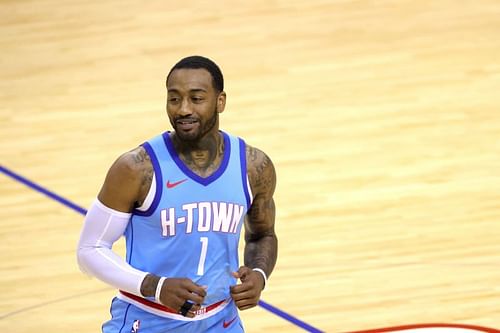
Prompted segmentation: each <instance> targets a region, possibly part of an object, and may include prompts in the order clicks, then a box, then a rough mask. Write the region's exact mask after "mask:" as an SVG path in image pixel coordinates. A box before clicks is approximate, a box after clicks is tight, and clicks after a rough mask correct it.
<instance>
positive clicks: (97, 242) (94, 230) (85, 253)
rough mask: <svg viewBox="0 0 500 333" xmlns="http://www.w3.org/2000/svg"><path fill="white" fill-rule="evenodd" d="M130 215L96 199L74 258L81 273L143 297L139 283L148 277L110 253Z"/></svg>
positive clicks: (89, 212) (90, 209)
mask: <svg viewBox="0 0 500 333" xmlns="http://www.w3.org/2000/svg"><path fill="white" fill-rule="evenodd" d="M131 215H132V214H129V213H123V212H119V211H116V210H114V209H111V208H108V207H106V206H104V205H103V204H102V203H101V202H100V201H99V200H97V199H96V200H95V201H94V202H93V203H92V205H91V206H90V208H89V210H88V212H87V215H86V216H85V221H84V224H83V229H82V233H81V235H80V241H79V243H78V250H77V258H78V265H79V266H80V269H81V270H82V271H83V272H85V273H87V274H89V275H93V276H95V277H97V278H98V279H100V280H102V281H104V282H106V283H107V284H109V285H111V286H113V287H115V288H118V289H121V290H124V291H127V292H129V293H132V294H135V295H138V296H142V295H141V284H142V280H144V277H145V276H146V275H147V274H148V273H147V272H143V271H140V270H138V269H135V268H133V267H132V266H130V265H129V264H128V263H127V262H125V260H124V259H123V258H122V257H120V256H119V255H117V254H116V253H115V252H113V251H112V250H111V247H112V246H113V243H114V242H116V241H117V240H118V239H119V238H120V237H121V236H122V235H123V233H124V231H125V229H126V228H127V225H128V223H129V220H130V216H131Z"/></svg>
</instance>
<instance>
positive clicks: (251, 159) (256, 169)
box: [246, 144, 276, 197]
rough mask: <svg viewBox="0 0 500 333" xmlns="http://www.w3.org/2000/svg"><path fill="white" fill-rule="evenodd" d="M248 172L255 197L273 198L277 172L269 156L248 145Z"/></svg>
mask: <svg viewBox="0 0 500 333" xmlns="http://www.w3.org/2000/svg"><path fill="white" fill-rule="evenodd" d="M246 158H247V171H248V176H249V180H250V185H251V188H252V192H253V194H254V196H256V195H258V194H264V195H266V196H269V197H272V195H273V193H274V190H275V188H276V170H275V168H274V165H273V162H272V161H271V159H270V158H269V156H268V155H267V154H266V153H264V152H263V151H262V150H260V149H258V148H255V147H252V146H250V145H248V144H247V145H246Z"/></svg>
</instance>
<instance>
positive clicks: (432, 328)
mask: <svg viewBox="0 0 500 333" xmlns="http://www.w3.org/2000/svg"><path fill="white" fill-rule="evenodd" d="M0 171H1V172H2V173H4V174H5V175H7V176H9V177H11V178H13V179H14V180H16V181H18V182H20V183H22V184H24V185H26V186H28V187H30V188H32V189H33V190H35V191H38V192H40V193H42V194H44V195H46V196H48V197H49V198H51V199H53V200H55V201H57V202H59V203H61V204H63V205H65V206H66V207H68V208H71V209H73V210H74V211H76V212H78V213H80V214H82V215H85V214H86V213H87V211H86V210H85V209H83V208H82V207H80V206H78V205H76V204H75V203H73V202H71V201H69V200H67V199H65V198H63V197H61V196H59V195H57V194H56V193H54V192H52V191H49V190H48V189H46V188H44V187H42V186H40V185H38V184H36V183H34V182H32V181H30V180H29V179H27V178H25V177H23V176H21V175H19V174H16V173H15V172H13V171H11V170H8V169H7V168H5V167H3V166H2V165H0ZM103 290H106V289H103ZM103 290H98V291H96V292H101V291H103ZM88 294H89V293H88V292H87V293H82V294H78V295H74V296H67V297H64V298H61V299H56V300H52V301H48V302H44V303H40V304H38V305H34V306H31V307H28V308H25V309H21V310H16V311H13V312H10V313H7V314H6V315H3V316H1V317H0V319H3V318H5V317H8V316H12V315H15V314H18V313H20V312H24V311H28V310H31V309H33V308H38V307H42V306H45V305H47V304H53V303H57V302H61V301H65V300H67V299H69V298H71V297H81V296H85V295H88ZM259 306H261V307H262V308H264V309H266V310H267V311H269V312H271V313H273V314H275V315H276V316H278V317H281V318H283V319H284V320H287V321H289V322H290V323H292V324H294V325H296V326H298V327H300V328H302V329H304V330H305V331H308V332H312V333H322V332H323V331H321V330H319V329H317V328H315V327H313V326H311V325H309V324H307V323H306V322H303V321H302V320H300V319H298V318H297V317H294V316H292V315H290V314H288V313H286V312H284V311H282V310H280V309H278V308H277V307H275V306H273V305H271V304H269V303H267V302H265V301H262V300H261V301H259ZM386 332H403V333H423V332H425V333H478V332H481V333H484V332H486V333H500V330H498V329H494V328H488V327H481V326H474V325H458V324H457V325H456V324H441V323H437V324H417V325H405V326H395V327H387V328H379V329H372V330H364V331H353V332H350V333H386Z"/></svg>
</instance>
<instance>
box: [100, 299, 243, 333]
mask: <svg viewBox="0 0 500 333" xmlns="http://www.w3.org/2000/svg"><path fill="white" fill-rule="evenodd" d="M102 332H103V333H167V332H168V333H170V332H172V333H186V332H196V333H203V332H206V333H221V332H222V333H243V332H244V329H243V325H242V323H241V320H240V317H239V315H238V309H237V307H236V305H235V304H234V301H232V300H231V301H230V302H229V304H227V305H226V307H225V308H224V309H222V310H221V311H219V312H217V313H216V314H214V315H213V316H210V317H208V318H205V319H201V320H193V321H181V320H175V319H170V318H164V317H160V316H157V315H155V314H152V313H149V312H147V311H144V310H142V309H139V308H138V307H136V306H135V305H132V304H130V303H128V302H125V301H123V300H121V299H119V298H116V297H115V298H114V299H113V302H112V304H111V320H109V321H107V322H105V323H104V324H103V326H102Z"/></svg>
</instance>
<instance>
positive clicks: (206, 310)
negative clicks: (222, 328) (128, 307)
mask: <svg viewBox="0 0 500 333" xmlns="http://www.w3.org/2000/svg"><path fill="white" fill-rule="evenodd" d="M118 298H120V299H122V300H124V301H126V302H129V303H132V304H134V305H136V306H137V307H139V308H141V309H143V310H145V311H148V312H151V313H154V314H157V315H159V316H162V317H166V318H172V319H177V320H183V321H192V320H200V319H204V318H207V317H210V316H212V315H214V314H216V313H217V312H219V311H220V310H222V309H223V308H225V306H226V305H227V304H228V303H229V301H230V299H223V300H221V301H218V302H216V303H213V304H210V305H208V306H204V307H202V308H200V309H199V310H198V311H196V317H195V318H187V317H184V316H182V315H180V314H179V312H178V311H176V310H174V309H172V308H169V307H168V306H165V305H163V304H159V303H156V302H152V301H150V300H148V299H145V298H143V297H140V296H137V295H134V294H131V293H128V292H126V291H123V290H120V294H119V295H118Z"/></svg>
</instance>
